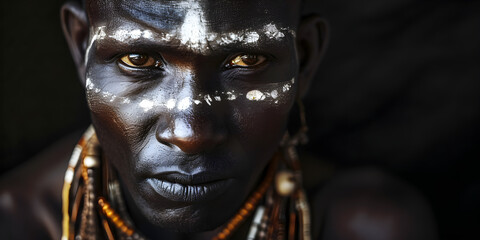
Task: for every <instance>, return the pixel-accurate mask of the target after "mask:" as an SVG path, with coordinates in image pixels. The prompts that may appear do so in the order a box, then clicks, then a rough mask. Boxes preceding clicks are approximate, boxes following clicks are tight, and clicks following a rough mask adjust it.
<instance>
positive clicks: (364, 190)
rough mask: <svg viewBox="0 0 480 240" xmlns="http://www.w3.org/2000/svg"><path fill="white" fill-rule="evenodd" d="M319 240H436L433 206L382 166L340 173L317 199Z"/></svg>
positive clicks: (316, 232)
mask: <svg viewBox="0 0 480 240" xmlns="http://www.w3.org/2000/svg"><path fill="white" fill-rule="evenodd" d="M312 215H313V223H314V224H315V225H314V227H313V232H314V235H315V236H316V238H315V239H392V240H393V239H412V240H414V239H422V240H423V239H425V240H426V239H436V238H437V230H436V226H435V221H434V217H433V213H432V211H431V208H430V205H429V204H428V202H427V201H426V199H425V198H424V196H423V195H422V194H421V193H420V192H419V191H417V190H416V189H415V188H414V187H413V186H412V185H409V184H408V183H407V182H406V181H403V180H402V179H400V178H397V177H395V176H394V175H392V174H389V173H388V172H386V171H383V170H381V169H378V168H366V167H364V168H356V169H353V170H346V171H342V172H340V173H336V174H335V175H334V176H333V177H332V178H331V179H330V180H329V181H327V182H326V183H325V185H324V186H323V187H322V188H320V189H319V190H318V191H317V192H316V193H315V194H314V196H313V198H312Z"/></svg>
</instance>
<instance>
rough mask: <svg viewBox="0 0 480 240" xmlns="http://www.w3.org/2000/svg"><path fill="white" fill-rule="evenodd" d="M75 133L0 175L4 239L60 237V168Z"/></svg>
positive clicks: (65, 158)
mask: <svg viewBox="0 0 480 240" xmlns="http://www.w3.org/2000/svg"><path fill="white" fill-rule="evenodd" d="M79 136H80V133H74V134H71V135H69V136H67V137H65V138H63V139H61V140H60V141H58V142H56V143H54V144H53V145H52V146H51V147H49V148H48V149H46V150H45V151H43V152H42V153H40V154H39V155H37V156H36V157H35V158H33V159H32V160H29V161H28V162H26V163H25V164H23V165H21V166H20V167H18V168H16V169H14V170H12V171H10V172H8V173H7V174H5V175H4V176H2V178H1V179H0V230H1V232H2V234H6V238H7V239H60V234H61V232H60V229H61V217H62V216H61V204H62V202H61V190H62V185H63V178H64V172H65V169H66V167H67V165H68V159H69V157H70V154H71V151H72V149H73V147H74V146H75V143H76V141H77V140H78V138H79ZM2 238H3V237H2Z"/></svg>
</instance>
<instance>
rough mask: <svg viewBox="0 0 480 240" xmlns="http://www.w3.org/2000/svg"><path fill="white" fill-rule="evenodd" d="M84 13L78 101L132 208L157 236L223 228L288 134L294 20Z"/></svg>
mask: <svg viewBox="0 0 480 240" xmlns="http://www.w3.org/2000/svg"><path fill="white" fill-rule="evenodd" d="M87 6H88V8H87V13H88V16H89V20H90V39H89V42H88V46H87V47H88V48H87V54H86V91H87V99H88V103H89V107H90V109H91V113H92V120H93V124H94V126H95V129H96V131H97V135H98V137H99V139H100V142H101V145H102V149H103V153H104V157H105V159H107V161H108V163H109V164H111V165H112V167H113V169H115V170H116V171H117V173H118V176H119V179H120V181H121V184H122V188H123V191H124V193H125V194H126V195H127V199H131V200H130V201H131V202H130V204H131V205H133V208H135V209H137V210H138V211H139V215H141V216H142V217H143V218H145V219H146V220H148V222H150V223H151V224H152V225H154V226H158V227H165V228H171V229H180V228H181V229H182V230H183V231H185V230H186V231H199V230H207V229H212V228H215V227H217V226H219V225H220V224H222V223H224V222H225V221H227V220H228V218H230V217H232V216H233V215H234V214H235V212H236V211H237V210H238V209H239V208H240V207H241V205H242V203H243V202H244V201H245V200H246V198H247V197H248V195H249V193H251V191H252V190H253V189H254V188H255V186H256V185H257V183H258V181H259V180H260V178H261V175H262V172H263V171H264V169H265V166H266V165H267V163H268V162H269V160H270V159H271V157H272V155H273V154H274V152H275V151H277V149H278V145H279V141H280V139H281V137H282V135H283V133H284V131H285V126H286V123H287V118H288V114H289V111H290V109H291V107H292V105H293V103H294V101H295V97H296V92H297V85H298V83H297V82H296V76H297V71H298V62H297V61H298V60H297V53H296V49H295V28H296V22H295V21H292V20H291V19H295V18H296V13H292V12H291V10H290V9H289V8H288V7H287V6H286V3H277V2H276V1H275V2H274V1H253V0H252V1H218V0H211V1H207V0H202V1H193V0H185V1H166V0H165V1H137V0H135V1H134V0H123V1H105V2H102V3H100V1H94V2H92V3H89V4H87Z"/></svg>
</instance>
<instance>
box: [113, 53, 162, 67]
mask: <svg viewBox="0 0 480 240" xmlns="http://www.w3.org/2000/svg"><path fill="white" fill-rule="evenodd" d="M119 61H120V63H121V64H124V65H126V66H128V67H132V68H151V67H160V66H161V65H162V61H161V60H157V59H155V58H153V57H151V56H149V55H146V54H139V53H130V54H126V55H123V56H122V57H121V58H120V59H119Z"/></svg>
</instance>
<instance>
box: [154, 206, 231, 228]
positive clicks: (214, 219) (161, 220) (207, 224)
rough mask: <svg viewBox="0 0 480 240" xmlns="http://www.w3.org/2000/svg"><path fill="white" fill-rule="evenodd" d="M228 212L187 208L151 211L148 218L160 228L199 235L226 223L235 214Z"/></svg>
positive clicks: (219, 209) (203, 207)
mask: <svg viewBox="0 0 480 240" xmlns="http://www.w3.org/2000/svg"><path fill="white" fill-rule="evenodd" d="M228 210H229V211H225V210H224V209H222V208H206V207H205V206H202V207H196V206H187V207H182V208H178V209H168V210H162V211H161V213H159V212H155V211H150V214H147V215H146V217H147V219H148V220H149V222H151V223H153V224H154V225H155V226H156V227H158V228H162V229H166V230H169V231H172V232H182V233H198V232H206V231H211V230H214V229H216V228H218V227H220V226H221V225H223V224H224V223H226V222H227V221H228V220H229V219H230V217H231V216H232V215H233V214H235V211H231V209H228ZM230 212H232V213H230ZM226 213H228V214H226Z"/></svg>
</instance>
